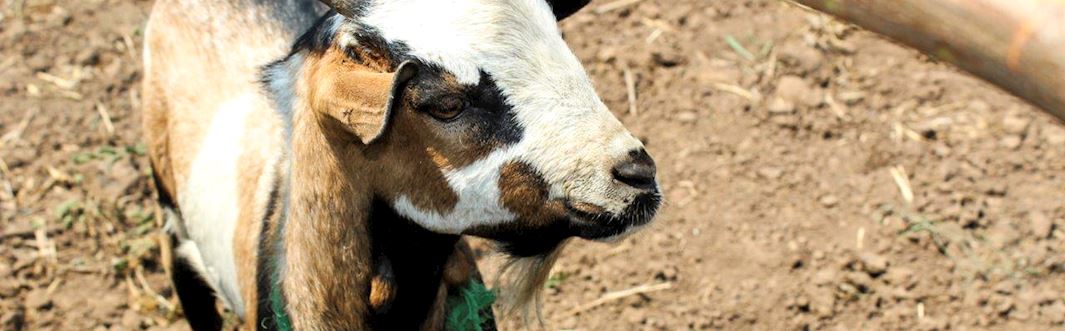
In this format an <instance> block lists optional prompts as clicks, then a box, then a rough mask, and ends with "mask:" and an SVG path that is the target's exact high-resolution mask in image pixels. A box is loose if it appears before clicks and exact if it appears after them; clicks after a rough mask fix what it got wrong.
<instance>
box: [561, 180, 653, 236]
mask: <svg viewBox="0 0 1065 331" xmlns="http://www.w3.org/2000/svg"><path fill="white" fill-rule="evenodd" d="M661 203H662V196H661V195H660V194H658V193H657V192H655V193H645V194H641V195H638V196H636V197H635V198H634V199H633V201H632V202H631V203H629V205H628V206H627V207H625V210H623V211H622V212H621V213H619V214H614V213H610V212H606V211H599V212H596V210H602V209H601V208H598V207H595V208H590V207H589V205H588V204H584V203H579V202H578V203H574V202H570V201H566V203H565V206H566V212H567V215H568V216H569V220H570V222H569V223H570V227H571V228H573V230H575V231H576V235H577V236H578V237H581V238H584V239H588V240H596V241H614V240H615V239H618V238H621V237H624V235H627V234H629V233H632V232H635V230H637V229H639V228H641V227H643V226H644V225H647V223H649V222H650V221H651V220H652V219H653V218H654V216H655V214H656V213H657V212H658V207H659V206H660V205H661Z"/></svg>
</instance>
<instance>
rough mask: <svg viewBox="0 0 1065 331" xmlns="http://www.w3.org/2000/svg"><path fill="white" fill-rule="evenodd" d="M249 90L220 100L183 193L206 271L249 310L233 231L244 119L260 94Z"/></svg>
mask: <svg viewBox="0 0 1065 331" xmlns="http://www.w3.org/2000/svg"><path fill="white" fill-rule="evenodd" d="M257 98H258V96H257V95H255V94H252V93H246V94H243V95H240V96H237V97H234V98H233V99H230V100H229V101H227V102H225V103H223V104H222V105H220V106H219V109H218V111H217V112H216V113H215V116H214V119H212V121H211V127H210V129H208V131H207V135H206V136H205V137H204V140H203V143H202V144H201V146H200V149H199V153H198V154H197V155H196V158H195V159H194V160H193V163H192V168H191V171H189V178H188V181H187V182H186V183H185V186H184V187H185V189H184V190H183V191H182V192H181V194H180V196H179V197H178V201H179V203H180V205H181V212H182V214H183V215H182V216H183V218H184V220H185V228H186V230H187V235H188V238H189V240H191V241H192V242H194V243H195V247H197V248H198V250H197V251H198V253H200V257H201V259H202V262H201V263H202V265H203V271H204V272H203V275H205V278H206V279H207V282H208V283H209V284H210V285H211V287H213V288H215V289H216V292H217V293H218V296H219V297H221V298H222V299H223V301H225V303H226V304H227V306H228V307H229V308H230V309H232V310H234V311H237V312H243V311H244V303H243V300H241V296H240V286H239V283H237V269H236V263H235V261H234V252H233V238H234V237H233V236H234V234H235V230H236V226H237V217H238V214H239V210H238V208H239V203H238V201H237V199H238V197H239V195H238V186H237V185H238V183H237V178H238V177H237V175H238V173H239V169H238V163H237V161H238V159H239V158H240V155H241V153H242V151H243V149H244V148H245V146H242V145H241V137H243V135H244V130H245V119H246V118H247V116H248V114H250V113H251V111H252V110H253V109H256V108H262V107H263V106H262V105H261V103H262V102H261V100H259V99H257Z"/></svg>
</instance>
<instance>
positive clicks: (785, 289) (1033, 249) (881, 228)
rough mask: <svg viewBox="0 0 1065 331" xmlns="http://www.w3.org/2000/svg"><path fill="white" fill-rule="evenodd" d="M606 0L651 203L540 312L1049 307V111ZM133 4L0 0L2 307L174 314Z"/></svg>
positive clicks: (161, 325) (568, 262)
mask: <svg viewBox="0 0 1065 331" xmlns="http://www.w3.org/2000/svg"><path fill="white" fill-rule="evenodd" d="M613 3H615V2H614V1H606V0H597V1H595V2H593V5H592V7H590V8H589V9H586V10H585V11H583V12H582V13H581V14H578V15H576V16H574V17H573V18H572V19H570V20H568V21H567V22H565V23H564V24H563V26H564V31H565V33H566V37H567V39H568V40H569V41H570V44H571V45H572V47H573V48H574V50H575V51H576V53H577V54H578V56H580V58H581V59H583V60H584V63H585V65H586V67H587V69H588V70H589V71H590V73H591V75H592V76H593V78H594V80H595V81H596V82H597V84H598V88H599V91H600V93H601V95H602V97H603V99H604V100H605V101H606V102H607V104H608V105H610V106H611V108H612V109H614V110H615V112H616V113H617V114H618V116H619V117H620V118H621V119H622V120H623V121H624V122H625V123H626V124H627V125H628V127H629V128H631V129H632V130H633V131H634V132H635V133H636V134H637V135H638V136H640V137H642V138H644V139H645V140H646V141H647V145H648V147H649V149H650V151H651V153H652V154H653V155H654V156H655V157H656V158H657V161H658V164H659V165H660V169H661V176H662V184H663V186H664V188H665V193H666V197H667V204H666V205H665V207H664V208H663V209H662V213H661V217H659V219H658V221H657V223H655V224H654V225H653V226H652V227H650V228H649V229H648V230H647V231H644V232H643V233H641V234H638V235H636V236H634V237H631V238H628V239H626V240H623V241H622V242H620V243H618V244H616V245H604V244H596V243H588V242H575V243H574V244H572V245H571V246H570V248H569V249H568V250H567V251H566V253H565V254H564V256H563V257H562V259H561V261H560V262H559V264H558V266H557V268H556V270H555V272H554V275H553V276H552V278H551V281H550V282H549V284H548V285H549V288H548V289H547V292H546V295H545V304H544V308H543V319H544V322H543V326H544V328H545V329H581V330H629V329H661V330H684V329H719V328H720V329H766V330H781V329H842V330H858V329H874V330H877V329H929V330H934V329H1014V330H1018V329H1030V330H1045V329H1049V328H1065V205H1063V204H1062V201H1065V176H1063V175H1062V174H1065V161H1062V160H1063V159H1065V127H1063V126H1062V125H1061V123H1059V122H1055V121H1054V120H1052V119H1051V118H1050V117H1048V116H1045V115H1043V114H1041V113H1038V112H1037V111H1035V110H1034V109H1033V108H1032V107H1029V106H1027V105H1025V104H1023V103H1022V102H1020V101H1018V100H1017V99H1015V98H1013V97H1010V96H1008V95H1006V94H1004V93H1002V92H1000V91H998V90H996V89H994V88H992V87H990V86H989V85H988V84H986V83H983V82H981V81H978V80H976V79H973V78H970V77H968V76H966V75H964V74H961V73H959V72H958V71H957V70H954V69H952V68H950V67H948V66H945V65H942V64H937V63H934V62H931V61H929V60H928V59H927V58H925V57H922V56H920V55H918V54H916V53H914V52H912V51H909V50H906V49H904V48H901V47H899V46H896V45H894V44H892V43H890V42H887V41H885V40H883V39H881V38H878V37H876V36H874V35H872V34H870V33H867V32H863V31H859V30H857V29H855V28H853V27H849V26H846V25H842V24H839V23H837V22H834V21H832V20H830V19H827V18H826V17H824V16H821V15H817V14H813V13H810V12H807V11H804V10H802V9H799V8H797V7H794V6H791V5H788V4H785V3H783V2H779V1H775V0H743V1H740V0H722V1H698V0H678V1H667V0H655V1H651V0H646V1H638V2H636V3H635V4H631V5H628V6H624V7H621V8H616V9H612V10H607V9H609V8H608V7H607V6H608V5H610V4H613ZM150 5H151V2H150V1H143V0H138V1H129V0H127V1H118V0H86V1H63V2H59V1H55V0H8V1H5V2H4V8H3V10H2V12H0V13H2V14H0V15H2V16H0V96H2V102H0V135H2V136H3V137H2V138H0V236H2V239H0V240H2V245H0V329H3V330H19V329H32V330H36V329H57V330H93V329H100V330H104V329H138V328H147V329H186V328H187V327H186V326H185V324H184V322H183V321H181V318H180V313H179V312H177V311H175V310H174V307H175V306H174V305H175V304H176V300H175V299H174V297H173V294H172V292H171V290H170V289H169V285H168V282H167V281H166V277H165V276H164V274H163V270H162V268H161V267H160V266H159V263H158V260H159V254H160V253H159V249H158V243H157V237H156V236H157V233H158V228H159V227H160V223H161V222H160V220H159V217H158V216H157V215H156V211H155V206H154V203H153V202H152V201H151V192H152V191H151V188H150V181H149V180H147V178H148V177H147V172H148V168H147V162H146V160H145V157H144V156H143V153H144V145H143V144H142V143H141V138H140V136H141V133H140V125H139V123H140V115H139V113H138V111H137V110H136V109H137V108H138V107H139V103H140V97H139V93H138V92H137V82H138V81H139V78H140V71H139V70H140V59H139V55H138V54H139V49H140V37H141V28H142V27H143V25H144V20H145V18H146V16H147V11H148V9H149V7H150ZM626 71H627V72H629V75H631V78H632V80H633V81H634V82H635V86H636V93H637V102H636V104H635V105H636V107H635V111H634V112H632V111H630V105H629V102H628V95H627V93H626V83H625V81H626V79H625V77H626V74H625V72H626ZM104 114H106V115H104ZM105 116H106V117H108V118H109V121H110V123H111V124H108V123H107V121H105V120H104V117H105ZM111 128H113V129H111ZM904 192H912V195H907V194H904ZM488 262H489V263H490V262H491V261H488ZM660 284H669V285H660ZM634 288H635V289H636V290H641V289H642V290H644V291H643V292H642V293H636V294H631V292H630V295H625V296H621V297H620V298H617V297H616V296H615V295H613V294H616V291H625V290H629V289H634ZM637 292H639V291H637ZM600 298H607V299H611V298H614V300H605V301H602V300H601V301H599V302H601V304H598V305H592V303H596V302H597V300H598V299H600ZM508 326H510V327H516V325H515V322H510V323H508ZM535 326H536V324H534V328H536V327H535Z"/></svg>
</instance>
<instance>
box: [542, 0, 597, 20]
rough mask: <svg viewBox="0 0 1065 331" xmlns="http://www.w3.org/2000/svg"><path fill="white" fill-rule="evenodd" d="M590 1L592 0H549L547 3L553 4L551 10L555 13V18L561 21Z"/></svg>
mask: <svg viewBox="0 0 1065 331" xmlns="http://www.w3.org/2000/svg"><path fill="white" fill-rule="evenodd" d="M589 2H592V0H547V4H548V5H550V6H551V11H552V12H554V13H555V18H557V19H558V20H559V21H561V20H562V19H564V18H566V17H569V16H570V15H573V14H575V13H577V11H579V10H581V8H584V6H587V5H588V3H589Z"/></svg>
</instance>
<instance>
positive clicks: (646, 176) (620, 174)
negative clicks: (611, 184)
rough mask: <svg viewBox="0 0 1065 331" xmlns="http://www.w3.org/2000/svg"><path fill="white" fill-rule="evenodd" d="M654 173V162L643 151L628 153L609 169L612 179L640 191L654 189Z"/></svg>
mask: <svg viewBox="0 0 1065 331" xmlns="http://www.w3.org/2000/svg"><path fill="white" fill-rule="evenodd" d="M655 172H656V169H655V161H654V160H652V159H651V155H648V154H647V151H646V150H643V149H639V150H633V151H630V152H629V155H628V157H627V158H626V159H625V160H624V161H622V162H619V163H618V164H616V165H614V168H613V169H611V173H612V174H613V175H614V179H617V180H618V181H619V182H622V183H625V184H626V185H629V186H632V187H634V188H637V189H641V190H651V189H654V188H655Z"/></svg>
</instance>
